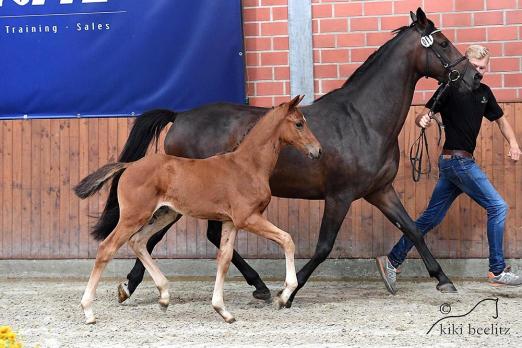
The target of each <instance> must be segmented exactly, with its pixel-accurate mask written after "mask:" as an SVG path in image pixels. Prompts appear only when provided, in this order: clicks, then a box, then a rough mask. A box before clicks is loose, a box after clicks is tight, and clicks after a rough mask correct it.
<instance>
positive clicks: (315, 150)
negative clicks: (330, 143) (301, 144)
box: [307, 145, 323, 159]
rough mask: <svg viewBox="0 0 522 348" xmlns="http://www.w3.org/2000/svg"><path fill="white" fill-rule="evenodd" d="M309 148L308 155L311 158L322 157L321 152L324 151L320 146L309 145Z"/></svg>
mask: <svg viewBox="0 0 522 348" xmlns="http://www.w3.org/2000/svg"><path fill="white" fill-rule="evenodd" d="M307 148H308V157H309V158H311V159H319V158H320V157H321V154H322V153H323V150H322V149H321V147H320V146H313V145H309V146H307Z"/></svg>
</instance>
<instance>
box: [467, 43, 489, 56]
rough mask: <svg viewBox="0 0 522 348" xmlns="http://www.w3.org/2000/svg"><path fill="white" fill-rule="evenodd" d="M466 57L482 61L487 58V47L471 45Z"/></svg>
mask: <svg viewBox="0 0 522 348" xmlns="http://www.w3.org/2000/svg"><path fill="white" fill-rule="evenodd" d="M466 57H467V58H468V59H471V58H473V59H482V58H485V57H489V50H488V48H487V47H484V46H481V45H471V46H469V47H468V49H467V50H466Z"/></svg>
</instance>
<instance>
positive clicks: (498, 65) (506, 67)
mask: <svg viewBox="0 0 522 348" xmlns="http://www.w3.org/2000/svg"><path fill="white" fill-rule="evenodd" d="M489 66H490V69H491V71H520V59H519V58H510V57H507V58H505V57H498V58H497V57H492V58H491V60H490V62H489Z"/></svg>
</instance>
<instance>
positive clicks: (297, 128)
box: [274, 95, 322, 159]
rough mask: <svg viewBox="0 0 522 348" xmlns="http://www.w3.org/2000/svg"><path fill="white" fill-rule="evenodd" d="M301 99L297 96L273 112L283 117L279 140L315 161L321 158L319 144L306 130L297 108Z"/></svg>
mask: <svg viewBox="0 0 522 348" xmlns="http://www.w3.org/2000/svg"><path fill="white" fill-rule="evenodd" d="M303 98H304V96H299V95H298V96H296V97H295V98H294V99H292V100H291V101H289V102H287V103H283V104H281V105H279V106H278V107H276V110H274V111H276V112H281V113H283V115H284V120H283V121H282V123H281V128H280V138H281V140H282V141H283V142H285V143H287V144H290V145H293V146H295V147H296V148H297V149H299V150H300V151H301V152H302V153H304V154H305V155H307V156H308V157H310V158H312V159H317V158H319V157H320V156H321V151H322V150H321V144H319V141H317V139H316V138H315V136H314V135H313V134H312V131H310V128H308V123H307V122H306V119H305V117H304V116H303V114H302V113H301V111H300V110H299V109H298V108H297V105H299V103H300V102H301V100H303Z"/></svg>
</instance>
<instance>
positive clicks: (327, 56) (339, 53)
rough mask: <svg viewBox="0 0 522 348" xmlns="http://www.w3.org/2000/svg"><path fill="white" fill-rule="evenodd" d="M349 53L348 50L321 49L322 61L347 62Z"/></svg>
mask: <svg viewBox="0 0 522 348" xmlns="http://www.w3.org/2000/svg"><path fill="white" fill-rule="evenodd" d="M348 55H349V51H348V50H343V49H337V50H323V51H321V63H346V62H348Z"/></svg>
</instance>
